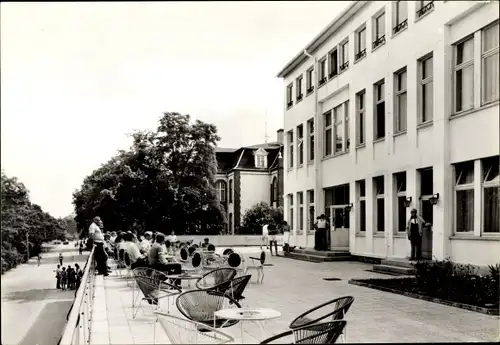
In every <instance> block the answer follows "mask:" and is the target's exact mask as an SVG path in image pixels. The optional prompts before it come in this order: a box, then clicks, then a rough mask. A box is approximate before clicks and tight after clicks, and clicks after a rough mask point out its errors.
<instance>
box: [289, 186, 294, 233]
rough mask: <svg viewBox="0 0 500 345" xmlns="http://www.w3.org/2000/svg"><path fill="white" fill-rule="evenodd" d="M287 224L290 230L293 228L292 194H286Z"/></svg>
mask: <svg viewBox="0 0 500 345" xmlns="http://www.w3.org/2000/svg"><path fill="white" fill-rule="evenodd" d="M288 207H289V211H288V225H290V230H293V194H288Z"/></svg>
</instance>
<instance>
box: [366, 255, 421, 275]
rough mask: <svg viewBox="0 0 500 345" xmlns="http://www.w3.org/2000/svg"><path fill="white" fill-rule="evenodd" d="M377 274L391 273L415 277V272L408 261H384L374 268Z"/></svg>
mask: <svg viewBox="0 0 500 345" xmlns="http://www.w3.org/2000/svg"><path fill="white" fill-rule="evenodd" d="M373 270H374V271H375V272H380V273H390V274H392V275H402V276H408V275H414V274H415V270H414V268H413V266H412V265H411V263H410V261H409V260H408V259H403V258H390V259H384V260H382V261H381V262H380V264H378V265H374V266H373Z"/></svg>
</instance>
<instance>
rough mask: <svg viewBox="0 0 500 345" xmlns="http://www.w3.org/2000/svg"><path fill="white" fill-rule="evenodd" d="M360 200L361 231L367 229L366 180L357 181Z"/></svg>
mask: <svg viewBox="0 0 500 345" xmlns="http://www.w3.org/2000/svg"><path fill="white" fill-rule="evenodd" d="M356 185H357V187H358V198H359V199H358V201H359V231H363V232H364V231H366V185H365V181H364V180H361V181H357V182H356Z"/></svg>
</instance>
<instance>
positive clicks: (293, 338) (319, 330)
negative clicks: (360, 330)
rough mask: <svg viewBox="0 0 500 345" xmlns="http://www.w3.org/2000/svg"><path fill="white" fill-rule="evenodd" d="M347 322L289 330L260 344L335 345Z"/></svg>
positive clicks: (340, 321)
mask: <svg viewBox="0 0 500 345" xmlns="http://www.w3.org/2000/svg"><path fill="white" fill-rule="evenodd" d="M346 325H347V322H346V321H344V320H336V321H329V322H322V323H316V324H313V325H308V326H303V327H300V328H297V329H294V330H289V331H286V332H283V333H280V334H277V335H274V336H272V337H270V338H267V339H266V340H264V341H261V342H260V343H261V344H290V343H292V342H293V343H294V344H335V343H336V342H337V340H338V339H339V337H340V336H341V335H342V334H343V330H344V328H345V327H346Z"/></svg>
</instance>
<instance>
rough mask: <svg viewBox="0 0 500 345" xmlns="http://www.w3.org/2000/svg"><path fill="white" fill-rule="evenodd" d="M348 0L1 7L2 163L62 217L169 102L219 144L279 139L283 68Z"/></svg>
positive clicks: (168, 108)
mask: <svg viewBox="0 0 500 345" xmlns="http://www.w3.org/2000/svg"><path fill="white" fill-rule="evenodd" d="M348 3H349V2H348V1H344V2H333V1H332V2H313V1H309V2H226V3H224V2H204V3H201V2H200V3H196V2H184V3H183V2H162V3H160V2H143V3H134V2H122V3H98V2H94V3H92V2H90V3H71V2H62V3H5V2H3V3H2V4H1V18H0V21H1V41H0V42H1V122H2V123H1V145H2V146H1V166H2V168H3V169H5V171H6V173H7V174H8V175H14V176H17V177H18V178H19V179H20V180H21V181H22V182H23V183H24V184H25V185H26V186H27V187H28V189H29V190H30V192H31V200H32V201H33V202H35V203H38V204H40V205H41V206H42V208H43V209H44V210H45V211H47V212H50V213H51V214H52V215H54V216H57V217H59V216H61V217H63V216H66V215H68V214H70V213H71V212H72V211H73V206H72V205H71V198H72V197H71V194H72V192H73V191H74V190H75V189H77V188H79V187H80V185H81V183H82V181H83V178H84V177H85V176H87V175H88V174H90V173H91V172H92V171H93V170H94V169H96V168H98V167H99V166H100V165H101V164H102V163H104V162H105V161H107V160H108V159H109V158H110V157H111V156H112V155H113V154H114V153H115V152H116V150H117V149H120V148H126V147H128V146H129V139H127V137H126V133H130V132H132V131H133V130H134V129H143V128H156V123H157V120H158V118H159V117H160V116H161V114H162V112H164V111H178V112H180V113H188V114H190V115H191V116H192V117H193V118H195V119H200V120H203V121H207V122H212V123H214V124H216V125H217V128H218V131H219V136H220V137H221V138H222V140H221V142H220V146H222V147H240V146H243V145H251V144H256V143H260V142H264V141H265V114H266V113H267V122H268V135H269V137H270V140H271V141H272V140H275V137H276V130H277V129H278V128H281V127H282V125H283V95H284V92H283V86H282V81H281V80H279V79H277V78H276V77H275V76H276V74H277V73H278V72H279V71H280V69H281V68H282V67H283V66H284V65H285V64H286V63H287V62H288V61H289V60H290V59H292V58H293V56H295V54H297V53H298V52H299V51H300V50H301V49H302V48H303V47H304V46H305V45H306V44H307V43H308V42H309V41H311V40H312V39H313V38H314V36H316V34H318V33H319V31H320V30H322V29H323V28H324V27H325V26H326V25H327V24H328V23H329V22H330V21H331V20H332V19H333V18H334V17H335V16H336V15H337V14H338V13H339V12H340V11H341V10H342V9H343V8H345V7H346V6H347V4H348Z"/></svg>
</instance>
